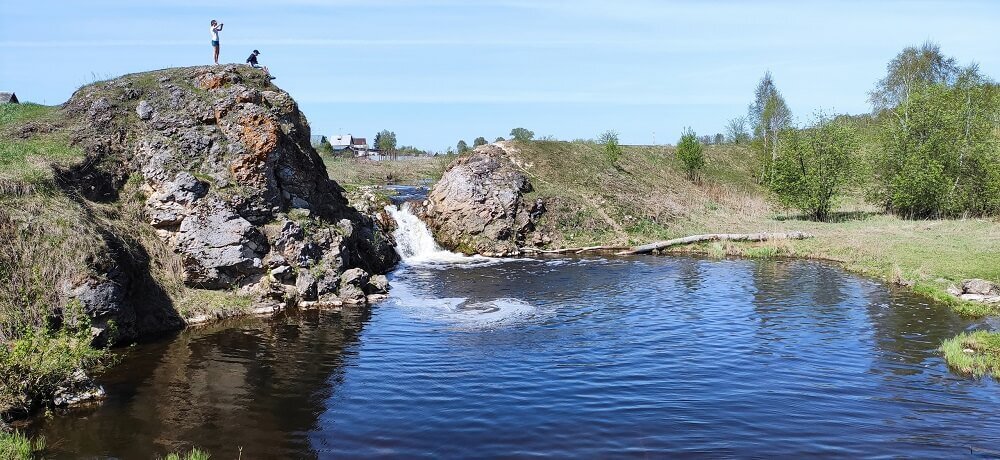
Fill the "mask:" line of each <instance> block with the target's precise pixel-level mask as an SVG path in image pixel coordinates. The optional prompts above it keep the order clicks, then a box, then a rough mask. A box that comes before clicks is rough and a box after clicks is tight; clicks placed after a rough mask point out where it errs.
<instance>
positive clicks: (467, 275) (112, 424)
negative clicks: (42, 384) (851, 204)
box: [33, 257, 1000, 459]
mask: <svg viewBox="0 0 1000 460" xmlns="http://www.w3.org/2000/svg"><path fill="white" fill-rule="evenodd" d="M392 284H393V291H392V298H391V299H390V300H389V301H387V302H384V303H382V304H379V305H376V306H375V307H373V308H372V309H371V311H369V312H365V313H360V312H358V313H351V312H344V313H313V314H300V315H295V316H285V317H281V318H276V319H270V320H249V321H242V322H235V323H230V324H222V325H217V326H213V327H210V328H205V329H198V330H192V331H187V332H184V333H182V334H180V335H179V336H177V337H176V338H174V339H172V340H169V341H166V342H163V343H159V344H153V345H145V346H141V347H137V348H135V349H134V350H132V351H131V352H129V354H128V358H127V359H126V361H125V363H124V365H122V366H120V367H118V368H117V369H116V370H114V371H113V372H112V373H111V374H110V375H107V376H106V377H105V378H104V382H103V383H104V384H105V386H106V389H107V390H108V392H109V394H110V398H109V400H108V401H106V402H105V403H104V404H103V405H100V406H98V407H95V408H92V409H85V410H78V411H74V412H71V413H70V414H68V415H63V416H55V417H50V418H48V419H45V420H42V421H39V422H38V423H36V424H35V425H34V426H33V429H34V430H35V431H36V432H38V433H41V434H44V435H45V437H46V440H47V441H48V444H49V446H50V447H51V448H52V449H53V450H55V451H56V452H54V456H55V457H57V458H79V457H99V458H103V457H118V458H151V457H154V456H156V455H162V454H164V453H166V452H169V451H173V450H180V449H187V448H190V447H191V446H199V447H201V448H203V449H206V450H208V451H210V452H211V453H212V454H213V458H220V459H224V458H235V457H236V456H237V452H238V448H239V447H240V446H242V448H243V458H311V457H321V458H326V457H358V456H386V457H434V458H440V457H492V456H537V455H555V456H563V457H619V456H649V457H660V456H663V455H664V454H665V453H674V454H703V455H706V456H713V457H747V456H772V457H773V456H793V455H803V454H822V455H824V456H844V457H857V456H863V457H873V456H909V457H958V456H970V447H972V448H976V449H992V450H1000V447H998V446H1000V417H997V416H996V415H995V414H996V409H997V407H998V405H1000V385H997V383H995V382H994V381H992V380H978V381H977V380H972V379H966V378H962V377H959V376H956V375H954V374H952V373H950V372H949V371H948V369H947V367H946V366H945V365H944V364H943V362H942V359H941V358H940V357H939V355H938V353H937V352H936V351H935V350H936V348H937V346H938V345H939V344H940V343H941V341H942V340H944V339H946V338H949V337H951V336H953V335H955V334H956V333H958V332H960V331H962V330H963V329H965V328H968V327H970V326H971V324H970V323H969V322H968V321H966V320H963V319H961V318H959V317H957V316H955V315H953V314H952V313H950V312H949V311H948V310H947V309H945V308H943V307H941V306H937V305H931V304H928V303H927V302H926V301H925V300H923V299H920V298H917V297H915V296H912V295H910V294H907V293H905V292H898V291H895V290H893V289H890V288H888V287H886V286H885V285H882V284H879V283H875V282H872V281H869V280H865V279H861V278H858V277H855V276H851V275H848V274H845V273H844V272H842V271H841V270H839V269H837V268H834V267H831V266H828V265H824V264H820V263H815V262H805V261H783V260H779V261H747V260H721V261H719V260H702V259H697V258H683V257H642V258H621V259H615V258H611V259H605V258H592V259H549V260H535V261H531V260H523V261H511V262H505V263H492V262H488V261H483V260H480V261H473V262H472V263H466V264H465V265H463V266H454V265H436V264H426V265H408V266H403V267H402V268H401V269H400V270H398V271H397V272H396V273H395V274H394V276H393V278H392ZM976 455H986V454H983V451H978V453H977V454H976Z"/></svg>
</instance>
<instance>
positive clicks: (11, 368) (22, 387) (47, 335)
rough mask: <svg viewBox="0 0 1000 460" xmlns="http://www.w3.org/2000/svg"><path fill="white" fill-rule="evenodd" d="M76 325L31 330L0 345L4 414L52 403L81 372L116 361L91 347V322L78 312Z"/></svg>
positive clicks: (0, 403) (0, 401)
mask: <svg viewBox="0 0 1000 460" xmlns="http://www.w3.org/2000/svg"><path fill="white" fill-rule="evenodd" d="M78 318H79V319H77V320H76V326H72V327H71V326H65V327H63V328H61V329H58V330H52V329H49V328H42V329H29V330H28V331H26V332H25V333H24V334H23V335H22V336H21V337H20V338H19V339H17V340H14V341H12V342H8V343H6V344H3V345H0V413H2V412H19V413H27V412H30V411H31V410H32V409H33V408H35V407H37V405H38V404H42V405H46V404H49V403H51V398H52V395H53V394H54V393H55V391H56V390H58V389H59V388H62V387H64V386H66V385H69V384H72V383H73V382H74V381H75V380H76V376H77V375H78V374H79V373H80V372H88V373H90V374H93V373H95V372H98V373H99V372H101V371H102V370H103V369H105V368H106V367H107V366H109V365H110V364H112V362H111V361H112V356H111V355H110V353H109V352H108V350H107V349H96V348H93V347H91V346H90V343H91V336H90V322H89V321H87V320H86V317H85V316H83V315H82V314H79V315H78Z"/></svg>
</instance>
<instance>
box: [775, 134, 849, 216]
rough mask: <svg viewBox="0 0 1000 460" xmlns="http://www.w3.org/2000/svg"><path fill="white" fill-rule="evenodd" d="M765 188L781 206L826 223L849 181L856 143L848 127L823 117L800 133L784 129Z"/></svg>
mask: <svg viewBox="0 0 1000 460" xmlns="http://www.w3.org/2000/svg"><path fill="white" fill-rule="evenodd" d="M783 138H784V141H783V142H782V143H781V146H780V147H779V149H778V157H777V158H776V159H775V162H774V174H773V179H772V180H771V183H770V184H769V187H770V189H771V191H773V192H774V193H775V195H777V197H778V200H779V201H780V202H781V203H782V204H784V205H785V206H790V207H793V208H797V209H799V210H800V211H802V212H803V213H806V214H807V215H809V217H811V218H813V219H815V220H818V221H826V220H827V219H828V218H829V216H830V211H831V210H832V209H833V206H834V205H835V204H836V201H837V199H839V198H840V196H842V195H843V193H844V189H845V188H846V186H847V184H848V183H849V181H850V179H851V178H852V177H853V171H852V164H854V162H853V161H852V159H853V156H854V152H856V151H857V148H858V147H857V142H856V141H855V135H854V132H853V129H851V126H850V125H849V124H848V123H847V122H844V121H837V120H834V119H831V118H829V117H827V116H825V115H822V114H820V115H818V116H817V117H816V121H815V123H814V124H813V125H812V126H810V127H808V128H806V129H802V130H797V129H795V128H787V129H786V130H785V132H784V133H783Z"/></svg>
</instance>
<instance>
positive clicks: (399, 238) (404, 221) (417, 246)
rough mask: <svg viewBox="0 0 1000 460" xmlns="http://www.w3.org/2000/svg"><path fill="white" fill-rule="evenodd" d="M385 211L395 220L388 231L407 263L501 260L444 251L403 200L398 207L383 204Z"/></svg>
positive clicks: (448, 264)
mask: <svg viewBox="0 0 1000 460" xmlns="http://www.w3.org/2000/svg"><path fill="white" fill-rule="evenodd" d="M385 210H386V211H387V212H388V213H389V215H390V216H392V218H393V219H394V220H395V221H396V230H395V231H394V232H392V236H393V238H395V239H396V252H398V253H399V256H400V257H402V258H403V262H404V263H405V264H407V265H421V266H430V267H434V266H440V267H442V268H443V267H448V266H454V265H476V266H482V265H492V264H496V263H500V262H502V259H495V258H491V257H483V256H478V255H476V256H466V255H462V254H457V253H454V252H451V251H446V250H444V249H441V246H438V244H437V242H436V241H434V235H433V234H431V230H430V229H429V228H427V225H425V224H424V223H423V221H421V220H420V218H418V217H417V216H416V215H414V214H413V213H412V212H411V211H410V205H409V204H408V203H403V204H402V205H400V207H399V208H397V207H396V206H392V205H389V206H386V207H385Z"/></svg>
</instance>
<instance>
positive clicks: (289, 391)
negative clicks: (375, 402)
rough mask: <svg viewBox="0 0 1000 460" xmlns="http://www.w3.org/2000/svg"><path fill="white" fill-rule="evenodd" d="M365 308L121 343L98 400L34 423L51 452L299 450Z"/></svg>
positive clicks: (289, 453) (262, 453)
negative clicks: (127, 345) (121, 360)
mask: <svg viewBox="0 0 1000 460" xmlns="http://www.w3.org/2000/svg"><path fill="white" fill-rule="evenodd" d="M369 318H370V312H365V311H347V312H345V313H343V314H334V313H317V312H311V313H303V314H300V315H296V316H286V317H282V318H277V319H273V320H267V321H265V320H260V319H250V320H240V321H234V322H228V323H222V324H218V325H213V326H209V327H206V328H198V329H194V330H190V331H186V332H184V333H182V334H180V335H179V336H178V337H176V338H175V339H173V340H171V341H169V342H167V343H162V344H157V345H149V346H144V347H141V348H138V349H135V350H133V351H131V352H129V353H128V357H127V365H126V366H121V367H119V368H117V369H116V370H115V371H114V372H113V373H112V374H110V375H108V376H106V378H105V382H104V383H105V386H106V389H107V390H108V393H109V394H110V395H111V398H110V399H109V400H108V401H107V402H105V403H104V404H103V405H102V406H100V407H97V408H95V409H90V410H80V411H74V412H72V413H70V414H68V415H67V416H59V417H53V418H50V419H46V420H44V421H43V422H42V423H41V426H40V427H37V429H38V430H39V431H40V432H41V433H42V434H44V435H45V436H46V440H47V442H48V445H49V447H50V449H51V450H54V451H56V452H54V454H55V455H53V457H54V458H60V457H62V458H79V457H84V456H98V457H100V456H113V457H119V458H151V457H153V456H154V455H153V454H154V453H156V454H158V455H163V454H166V453H168V452H174V451H181V450H186V449H190V448H191V447H192V446H197V447H200V448H202V449H206V450H208V451H210V452H212V453H213V454H214V457H219V458H228V457H235V456H237V455H238V452H239V448H240V447H242V448H243V450H244V452H247V453H253V455H252V457H253V458H267V457H270V458H289V457H301V456H303V455H306V454H307V453H309V452H311V448H310V444H309V439H308V433H309V432H310V431H312V430H314V429H316V426H315V422H316V417H317V416H318V415H319V414H320V413H321V412H322V410H323V403H324V401H326V400H327V399H328V398H330V397H331V395H332V394H333V393H334V392H335V390H336V387H337V385H338V384H339V382H340V381H341V380H342V379H343V368H344V365H345V362H347V361H349V360H350V359H352V356H353V355H352V353H351V348H352V347H353V346H354V345H355V344H356V343H357V341H358V337H359V334H360V333H361V330H362V327H363V325H364V324H365V322H366V321H368V319H369ZM314 454H315V453H312V454H309V455H314Z"/></svg>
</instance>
